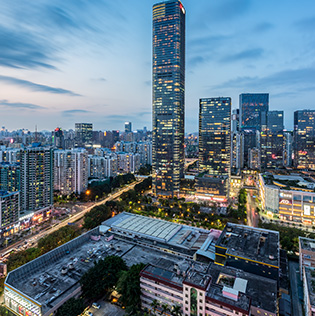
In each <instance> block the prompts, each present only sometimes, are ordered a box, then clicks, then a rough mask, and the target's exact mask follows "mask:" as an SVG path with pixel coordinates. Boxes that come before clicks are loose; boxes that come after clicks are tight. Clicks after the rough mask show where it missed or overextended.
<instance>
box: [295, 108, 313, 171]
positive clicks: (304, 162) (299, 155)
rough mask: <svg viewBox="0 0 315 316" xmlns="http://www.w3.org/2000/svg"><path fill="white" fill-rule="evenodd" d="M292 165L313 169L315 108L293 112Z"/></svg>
mask: <svg viewBox="0 0 315 316" xmlns="http://www.w3.org/2000/svg"><path fill="white" fill-rule="evenodd" d="M293 144H294V166H295V167H296V168H299V169H315V110H302V111H295V112H294V142H293Z"/></svg>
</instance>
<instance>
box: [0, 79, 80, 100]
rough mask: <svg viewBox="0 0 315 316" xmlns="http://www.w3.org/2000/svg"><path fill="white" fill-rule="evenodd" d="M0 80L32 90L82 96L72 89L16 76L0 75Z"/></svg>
mask: <svg viewBox="0 0 315 316" xmlns="http://www.w3.org/2000/svg"><path fill="white" fill-rule="evenodd" d="M0 81H1V82H5V83H8V84H12V85H15V86H19V87H23V88H26V89H29V90H32V91H41V92H48V93H55V94H66V95H70V96H73V97H78V96H81V95H80V94H77V93H74V92H72V91H70V90H66V89H62V88H55V87H51V86H47V85H42V84H38V83H34V82H31V81H28V80H23V79H18V78H14V77H8V76H1V75H0Z"/></svg>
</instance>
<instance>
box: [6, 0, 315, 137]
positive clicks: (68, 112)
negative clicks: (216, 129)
mask: <svg viewBox="0 0 315 316" xmlns="http://www.w3.org/2000/svg"><path fill="white" fill-rule="evenodd" d="M155 2H156V1H152V0H36V1H26V0H12V1H7V0H0V91H1V94H0V125H1V126H3V125H4V126H6V127H7V128H8V129H11V130H12V129H17V128H23V127H24V128H29V129H31V130H34V126H35V125H37V126H38V129H39V130H42V129H48V130H52V129H54V128H55V127H57V126H60V127H63V128H64V129H69V128H74V123H75V122H92V123H94V126H95V129H102V130H107V129H121V130H122V129H123V124H124V122H125V121H127V120H128V121H131V122H133V129H140V128H142V127H143V126H147V127H148V128H150V129H151V112H152V109H151V108H152V104H151V72H152V71H151V56H152V39H151V37H152V21H151V19H152V5H153V4H154V3H155ZM183 4H184V6H185V8H186V12H187V16H186V131H187V132H193V131H197V130H198V103H199V98H204V97H216V96H230V97H232V103H233V108H236V107H238V96H239V94H240V93H246V92H247V93H248V92H269V93H270V109H279V110H284V111H285V126H286V128H288V129H292V127H293V112H294V110H296V109H305V108H310V109H314V108H315V53H314V51H315V1H314V0H300V1H296V0H278V1H274V0H264V1H257V0H186V1H183Z"/></svg>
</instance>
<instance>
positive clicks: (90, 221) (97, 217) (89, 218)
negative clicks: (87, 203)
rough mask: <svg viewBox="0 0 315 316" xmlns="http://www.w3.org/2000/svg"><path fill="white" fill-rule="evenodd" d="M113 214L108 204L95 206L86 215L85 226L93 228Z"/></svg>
mask: <svg viewBox="0 0 315 316" xmlns="http://www.w3.org/2000/svg"><path fill="white" fill-rule="evenodd" d="M111 215H112V214H111V211H110V208H109V207H107V206H106V205H98V206H95V207H93V208H92V209H91V210H90V211H89V212H88V213H86V214H85V215H84V223H83V227H84V228H86V229H93V228H95V227H97V226H99V225H101V224H102V222H104V221H106V220H107V219H109V218H110V217H111Z"/></svg>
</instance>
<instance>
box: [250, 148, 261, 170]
mask: <svg viewBox="0 0 315 316" xmlns="http://www.w3.org/2000/svg"><path fill="white" fill-rule="evenodd" d="M249 168H250V169H254V170H260V169H261V154H260V149H259V148H256V147H254V148H251V149H249Z"/></svg>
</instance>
